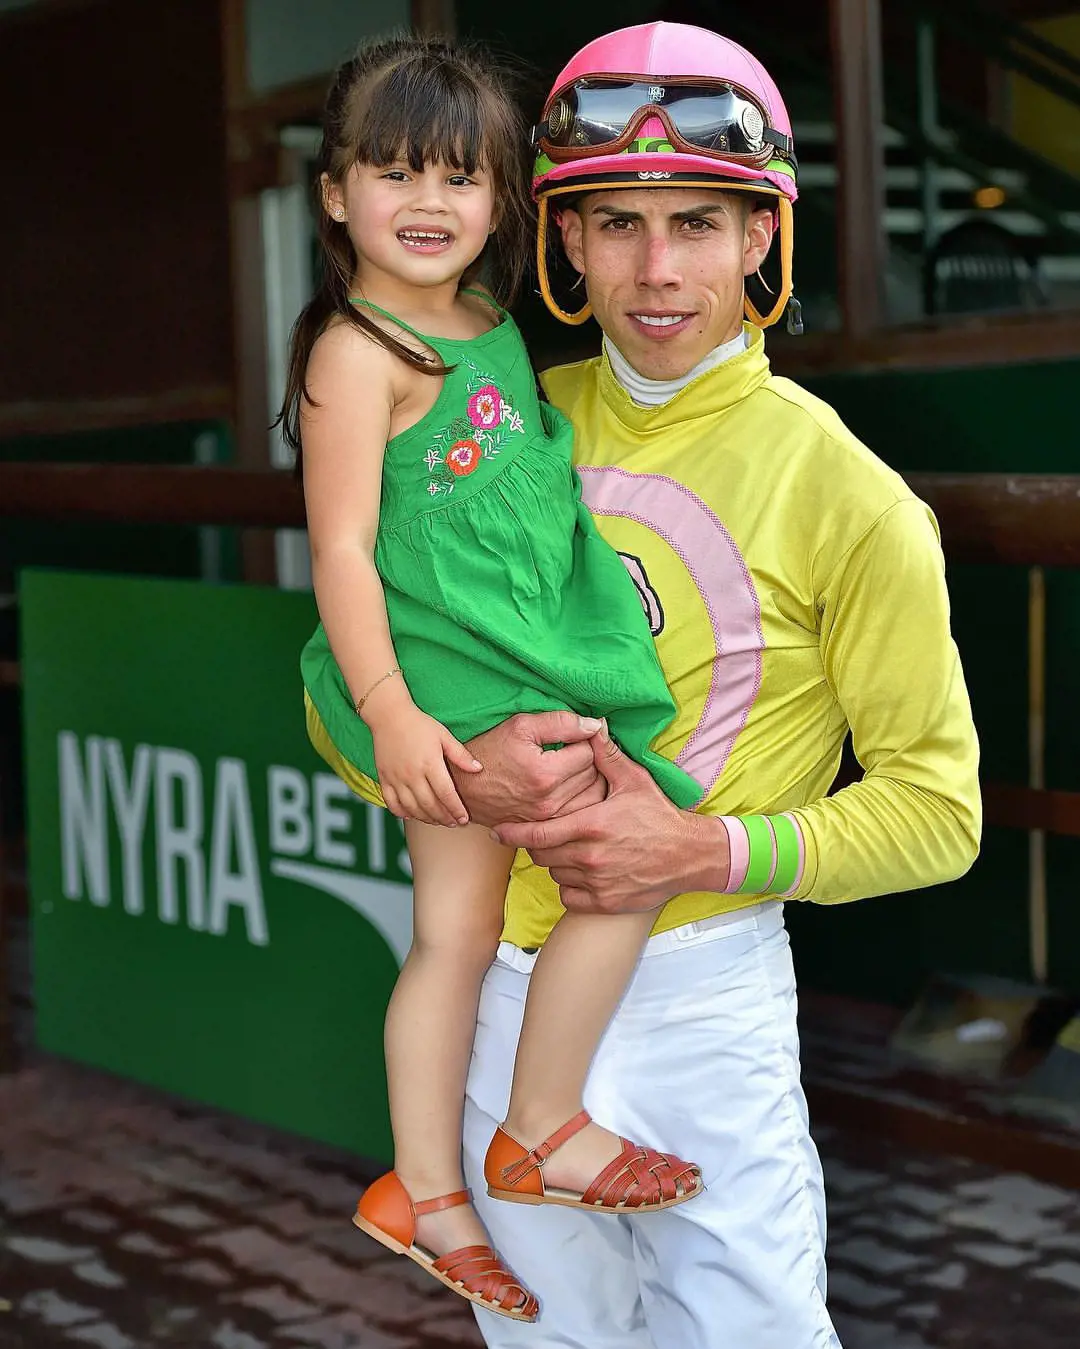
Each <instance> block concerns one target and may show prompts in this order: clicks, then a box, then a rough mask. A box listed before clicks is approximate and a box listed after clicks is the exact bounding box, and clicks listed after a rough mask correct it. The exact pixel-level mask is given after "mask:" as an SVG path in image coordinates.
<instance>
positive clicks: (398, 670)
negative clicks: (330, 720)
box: [354, 665, 401, 716]
mask: <svg viewBox="0 0 1080 1349" xmlns="http://www.w3.org/2000/svg"><path fill="white" fill-rule="evenodd" d="M400 673H401V666H400V665H395V666H394V668H393V669H392V670H387V672H386V674H384V675H380V676H379V677H378V679H376V681H375V683H374V684H372V686H371V688H369V689H368V691H367V693H365V694H364V696H363V697H362V698H361V699H360V701H359V702H358V703H357V704H356V707H355V709H354V711H355V712H356V715H357V716H359V715H360V709H361V708H362V707H363V706H364V704H365V703H366V702H367V700H368V699H369V698H370V697H371V695H372V694H373V693H374V692H375V690H376V689H377V688H378V687H379V685H380V684H383V683H385V682H386V680H388V679H393V677H394V675H396V674H400Z"/></svg>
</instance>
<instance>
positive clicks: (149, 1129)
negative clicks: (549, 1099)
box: [0, 1061, 1080, 1349]
mask: <svg viewBox="0 0 1080 1349" xmlns="http://www.w3.org/2000/svg"><path fill="white" fill-rule="evenodd" d="M819 1143H820V1146H821V1149H822V1153H823V1155H824V1157H825V1161H826V1171H827V1176H828V1181H829V1187H830V1193H831V1202H832V1207H831V1244H830V1255H831V1286H830V1301H831V1304H832V1308H833V1313H834V1316H835V1318H836V1321H837V1325H838V1328H839V1329H840V1331H841V1334H842V1336H843V1339H844V1344H845V1349H952V1347H953V1346H971V1349H976V1347H977V1349H1016V1346H1017V1344H1022V1345H1032V1346H1037V1349H1075V1346H1076V1345H1077V1343H1078V1331H1077V1326H1078V1324H1080V1203H1078V1197H1077V1195H1076V1194H1074V1193H1072V1192H1069V1191H1065V1190H1059V1189H1056V1188H1054V1187H1052V1186H1048V1185H1043V1184H1038V1183H1036V1182H1033V1181H1030V1180H1027V1179H1025V1178H1023V1177H1018V1176H1011V1175H1000V1174H997V1173H994V1172H991V1171H988V1170H987V1169H985V1168H982V1167H978V1166H976V1165H974V1164H970V1163H965V1162H960V1161H956V1160H952V1159H940V1158H934V1157H928V1156H924V1155H920V1154H917V1153H913V1152H907V1151H904V1150H903V1149H900V1148H897V1147H895V1146H892V1145H889V1144H885V1143H882V1142H879V1141H877V1140H874V1139H870V1138H866V1137H860V1136H858V1135H855V1134H851V1133H846V1132H841V1131H838V1130H834V1129H824V1130H821V1131H820V1135H819ZM0 1159H2V1160H0V1349H77V1346H80V1345H90V1346H96V1347H97V1349H156V1347H157V1346H162V1347H164V1346H171V1347H172V1349H312V1346H317V1349H461V1346H478V1345H479V1344H480V1340H479V1337H478V1335H477V1333H476V1329H475V1326H474V1324H473V1321H472V1316H471V1314H470V1312H469V1310H468V1308H467V1307H466V1306H465V1304H464V1303H462V1302H461V1301H460V1300H459V1299H457V1298H455V1297H454V1296H453V1295H451V1294H449V1293H446V1292H444V1291H443V1290H442V1289H440V1288H439V1287H438V1286H437V1285H435V1284H434V1283H432V1282H431V1281H430V1280H428V1279H426V1278H425V1277H424V1276H423V1274H421V1273H420V1272H419V1271H417V1270H415V1269H414V1268H413V1266H412V1265H411V1264H410V1263H409V1262H408V1261H406V1260H401V1259H397V1258H395V1257H392V1256H386V1255H385V1254H383V1253H381V1252H380V1248H379V1247H377V1246H375V1245H374V1243H372V1242H369V1241H368V1240H366V1239H365V1238H364V1237H362V1236H361V1235H360V1234H359V1233H358V1232H356V1231H355V1229H354V1228H353V1227H352V1226H351V1224H350V1223H349V1222H348V1217H349V1214H350V1212H351V1208H352V1204H353V1202H354V1199H355V1197H356V1194H357V1193H358V1191H359V1189H360V1187H361V1185H362V1183H363V1176H362V1175H361V1174H360V1172H359V1170H358V1168H357V1166H356V1163H355V1161H353V1160H352V1159H350V1158H349V1157H347V1156H344V1155H343V1154H340V1153H335V1152H331V1151H329V1150H327V1149H322V1148H318V1147H314V1146H311V1145H308V1144H305V1143H303V1142H298V1141H297V1140H295V1139H290V1138H286V1137H283V1136H282V1135H279V1134H275V1133H273V1132H272V1131H270V1130H266V1129H261V1128H259V1127H257V1126H254V1125H251V1124H247V1123H245V1122H242V1121H238V1120H236V1119H232V1118H229V1117H226V1116H223V1115H220V1114H217V1113H215V1112H213V1111H210V1110H205V1109H201V1108H198V1107H193V1106H190V1105H185V1104H183V1103H179V1102H177V1101H175V1100H173V1099H171V1098H169V1097H166V1096H163V1095H160V1094H158V1093H154V1092H151V1091H148V1090H144V1089H142V1088H139V1087H135V1086H133V1085H131V1084H128V1083H123V1082H118V1081H116V1080H115V1079H112V1078H109V1077H106V1076H105V1075H103V1074H99V1073H95V1072H92V1071H90V1070H88V1069H82V1068H77V1067H73V1066H70V1065H65V1064H61V1063H57V1062H52V1061H43V1062H38V1063H36V1064H34V1065H33V1066H30V1067H27V1068H24V1069H23V1070H22V1071H20V1072H19V1073H17V1074H16V1075H14V1076H10V1077H6V1078H0ZM718 1311H719V1309H718ZM541 1336H542V1331H541V1329H540V1328H539V1327H538V1328H537V1344H538V1345H542V1344H543V1339H542V1337H541ZM731 1349H755V1346H752V1345H738V1346H734V1345H733V1346H731ZM791 1349H800V1347H799V1346H794V1345H793V1346H791Z"/></svg>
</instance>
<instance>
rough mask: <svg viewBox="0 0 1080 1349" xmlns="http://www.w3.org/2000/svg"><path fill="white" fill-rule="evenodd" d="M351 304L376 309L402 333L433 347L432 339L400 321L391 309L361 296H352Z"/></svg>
mask: <svg viewBox="0 0 1080 1349" xmlns="http://www.w3.org/2000/svg"><path fill="white" fill-rule="evenodd" d="M349 303H350V304H351V305H354V306H356V307H357V308H359V307H360V306H361V305H362V306H363V307H364V308H365V309H374V311H375V312H376V314H381V315H382V316H383V318H384V319H389V320H390V322H391V323H396V324H397V326H398V327H399V328H400V329H401V330H402V332H406V333H409V334H410V335H411V336H413V337H415V338H416V340H417V341H418V342H423V344H424V346H426V347H430V346H431V338H430V337H428V336H426V335H425V334H424V333H421V332H417V330H416V329H415V328H413V327H411V326H410V325H409V324H408V323H405V322H404V320H402V319H399V318H398V316H397V315H396V314H391V312H390V311H389V309H383V308H382V306H381V305H377V304H373V303H372V301H371V300H365V299H363V298H362V297H360V296H352V295H350V296H349ZM436 340H438V339H436Z"/></svg>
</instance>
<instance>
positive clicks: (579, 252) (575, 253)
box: [558, 206, 585, 276]
mask: <svg viewBox="0 0 1080 1349" xmlns="http://www.w3.org/2000/svg"><path fill="white" fill-rule="evenodd" d="M558 220H559V228H560V229H561V230H562V242H563V248H564V249H565V250H566V256H567V257H568V258H569V259H570V265H571V266H572V267H573V268H574V270H575V271H576V272H580V273H581V274H582V276H584V275H585V250H584V248H583V247H582V243H583V238H584V234H585V222H584V221H583V220H582V218H581V216H580V215H579V214H578V212H577V211H575V210H574V209H573V208H572V207H569V206H566V207H564V208H563V209H562V211H560V212H559V217H558Z"/></svg>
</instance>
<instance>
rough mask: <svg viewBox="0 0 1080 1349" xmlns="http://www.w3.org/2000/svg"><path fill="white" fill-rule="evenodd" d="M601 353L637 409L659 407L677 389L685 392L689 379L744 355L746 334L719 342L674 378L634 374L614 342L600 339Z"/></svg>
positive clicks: (632, 368) (738, 334)
mask: <svg viewBox="0 0 1080 1349" xmlns="http://www.w3.org/2000/svg"><path fill="white" fill-rule="evenodd" d="M604 350H605V351H606V352H607V358H608V361H609V363H610V365H611V373H612V374H613V375H614V376H615V378H616V379H617V380H618V381H619V383H620V384H621V385H622V387H623V388H624V389H625V390H626V392H627V393H628V394H629V395H630V397H631V398H632V399H633V400H634V402H635V403H637V404H638V406H639V407H660V406H661V404H663V403H666V402H668V401H669V400H670V399H672V398H674V397H675V395H676V394H677V393H678V392H679V391H680V390H682V389H685V388H686V386H687V385H688V384H689V383H690V381H691V380H694V379H697V377H698V376H699V375H704V374H705V372H706V371H708V370H713V369H715V368H716V366H718V365H722V364H723V363H724V361H730V360H731V358H732V357H733V356H738V355H740V354H741V353H742V352H744V351H745V350H746V333H745V332H743V331H741V330H740V331H739V332H738V333H736V335H735V336H734V337H733V338H732V339H731V341H730V342H722V343H721V344H720V346H718V347H714V348H713V349H712V351H710V352H709V354H708V355H707V356H706V357H705V359H704V360H702V361H699V362H698V364H697V365H695V366H694V368H693V370H691V371H689V373H688V374H685V375H680V376H679V378H678V379H646V378H645V376H644V375H641V374H638V372H637V371H636V370H635V369H634V367H633V366H632V365H631V364H630V362H629V361H628V360H627V359H626V357H625V356H624V355H623V354H622V352H621V351H620V350H619V349H618V347H617V346H616V345H615V344H614V342H612V341H610V340H609V339H608V338H607V337H605V338H604Z"/></svg>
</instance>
